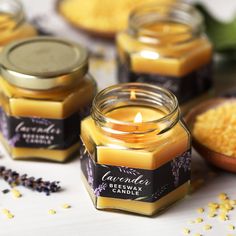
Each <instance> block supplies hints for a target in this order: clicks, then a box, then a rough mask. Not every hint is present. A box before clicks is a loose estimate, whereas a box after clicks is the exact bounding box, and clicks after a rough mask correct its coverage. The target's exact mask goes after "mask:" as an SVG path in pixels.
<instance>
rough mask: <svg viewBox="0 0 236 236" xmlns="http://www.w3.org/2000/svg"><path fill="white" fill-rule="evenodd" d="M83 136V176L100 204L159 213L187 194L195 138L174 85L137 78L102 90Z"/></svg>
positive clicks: (113, 207) (137, 211)
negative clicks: (139, 81)
mask: <svg viewBox="0 0 236 236" xmlns="http://www.w3.org/2000/svg"><path fill="white" fill-rule="evenodd" d="M133 90H134V91H135V93H134V92H132V91H133ZM124 91H128V92H130V93H131V95H130V96H127V93H128V92H127V93H126V92H124ZM132 94H133V95H132ZM163 98H164V100H163ZM108 101H109V102H108ZM81 139H82V141H83V143H84V148H85V152H84V154H83V158H82V159H81V167H82V173H83V175H82V176H83V179H84V182H85V186H86V187H87V189H88V191H89V193H90V196H91V197H92V199H93V201H94V204H95V206H96V208H98V209H119V210H125V211H130V212H134V213H139V214H144V215H153V214H154V213H156V212H158V211H160V210H162V209H163V208H165V207H167V206H169V205H170V204H172V203H173V202H175V201H177V200H178V199H180V198H183V197H184V196H185V195H186V194H187V191H188V186H189V179H190V152H189V149H190V138H189V133H188V131H187V129H186V128H185V127H184V125H183V123H182V122H181V121H180V120H179V110H178V109H177V100H176V99H175V97H174V95H172V94H171V93H169V92H168V91H166V90H163V89H161V88H159V87H156V86H152V85H148V84H132V83H131V84H122V85H117V86H113V87H111V88H108V89H106V90H104V91H102V92H100V93H99V94H98V95H97V96H96V98H95V100H94V106H93V108H92V116H89V117H87V118H86V119H84V120H83V121H82V125H81ZM181 163H182V164H181Z"/></svg>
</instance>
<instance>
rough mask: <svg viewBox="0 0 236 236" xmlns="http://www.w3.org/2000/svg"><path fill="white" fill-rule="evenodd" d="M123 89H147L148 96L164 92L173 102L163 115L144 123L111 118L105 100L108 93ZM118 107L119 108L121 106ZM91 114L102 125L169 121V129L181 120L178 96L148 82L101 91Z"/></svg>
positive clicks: (130, 124) (124, 84)
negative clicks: (105, 109) (105, 110)
mask: <svg viewBox="0 0 236 236" xmlns="http://www.w3.org/2000/svg"><path fill="white" fill-rule="evenodd" d="M122 89H126V91H129V92H130V91H132V90H135V89H136V90H140V91H142V92H143V91H147V93H149V95H148V94H147V96H155V95H156V96H157V97H158V96H159V94H160V93H163V94H164V95H165V96H166V98H167V97H168V98H169V99H170V101H171V103H172V104H171V107H170V108H169V111H168V113H166V114H165V115H163V117H161V118H158V119H155V120H148V121H143V122H142V123H134V122H129V121H121V120H118V119H114V118H110V117H108V116H107V115H106V114H107V112H105V113H104V112H103V111H102V107H103V108H104V102H106V101H107V100H108V99H109V97H106V95H108V94H109V93H111V92H112V91H116V90H122ZM141 89H142V90H141ZM153 91H154V92H153ZM157 91H159V93H157ZM157 97H156V98H157ZM115 99H116V98H115ZM117 101H118V99H117ZM108 102H109V101H108ZM137 102H138V99H137ZM153 102H155V101H153ZM160 105H163V104H160ZM140 106H142V105H140ZM147 107H148V105H147ZM149 107H150V108H151V107H152V106H151V104H150V106H149ZM153 108H154V107H153ZM116 109H119V107H118V108H116ZM156 109H157V108H156ZM91 115H92V118H93V119H94V120H95V122H97V123H98V124H99V125H100V126H106V124H119V125H124V126H132V127H139V126H140V125H148V124H153V125H156V124H159V123H162V122H166V121H167V123H168V127H166V128H168V129H169V128H171V127H173V126H174V125H175V124H176V123H177V121H179V117H180V111H179V105H178V100H177V98H176V96H175V95H174V94H173V93H172V92H170V91H169V90H167V89H165V88H163V87H160V86H157V85H152V84H147V83H121V84H117V85H113V86H110V87H108V88H106V89H104V90H102V91H100V92H99V93H98V94H97V95H96V96H95V98H94V100H93V106H92V111H91ZM173 118H174V120H173V122H169V121H170V120H171V119H173ZM155 127H156V126H155ZM166 128H165V129H163V130H162V132H164V130H166ZM146 132H150V130H148V131H145V133H146ZM122 133H124V132H122ZM134 133H142V132H139V131H137V132H134Z"/></svg>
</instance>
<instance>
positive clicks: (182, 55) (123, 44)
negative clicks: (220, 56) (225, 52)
mask: <svg viewBox="0 0 236 236" xmlns="http://www.w3.org/2000/svg"><path fill="white" fill-rule="evenodd" d="M117 51H118V58H119V59H118V77H119V80H120V81H122V82H148V83H153V84H157V85H162V86H164V87H165V88H168V89H170V90H171V91H172V92H173V93H174V94H175V95H176V96H177V98H178V100H179V102H180V103H181V104H182V103H184V102H187V101H189V100H190V99H193V98H195V97H197V96H199V95H201V94H203V93H205V92H206V91H208V90H209V89H210V87H211V73H210V72H211V70H210V69H211V60H212V46H211V43H210V42H209V40H208V39H207V38H206V36H205V35H204V34H203V32H202V17H201V15H200V14H199V13H198V12H197V10H196V9H194V8H193V7H192V6H190V5H187V4H184V3H178V4H177V3H176V4H173V3H172V4H163V5H161V4H156V5H155V4H152V5H144V6H143V7H140V8H137V9H136V10H134V11H133V12H132V13H131V15H130V22H129V27H128V29H127V30H126V31H123V32H120V33H119V34H118V35H117Z"/></svg>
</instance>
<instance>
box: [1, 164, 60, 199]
mask: <svg viewBox="0 0 236 236" xmlns="http://www.w3.org/2000/svg"><path fill="white" fill-rule="evenodd" d="M0 177H2V178H3V179H4V180H5V181H6V182H7V183H8V184H9V185H11V186H17V185H22V186H24V187H26V188H29V189H31V190H34V191H37V192H44V193H46V195H50V194H51V193H55V192H58V191H59V190H60V189H61V187H60V185H59V181H53V182H50V181H44V180H43V179H42V178H38V179H36V178H35V177H28V176H27V174H23V175H20V174H19V173H17V172H16V171H13V170H11V169H7V168H6V167H4V166H0Z"/></svg>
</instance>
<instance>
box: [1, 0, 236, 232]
mask: <svg viewBox="0 0 236 236" xmlns="http://www.w3.org/2000/svg"><path fill="white" fill-rule="evenodd" d="M23 2H24V3H25V6H26V10H27V13H28V14H29V17H32V16H35V15H41V14H42V12H44V14H46V15H48V13H50V14H49V16H48V18H47V20H48V25H49V26H48V27H49V28H51V29H52V30H53V32H56V34H58V35H64V36H65V35H66V36H67V37H68V38H71V39H73V40H77V41H79V42H84V41H86V43H87V44H88V45H89V41H87V40H86V37H84V36H81V35H78V33H77V32H75V31H74V30H73V29H70V28H68V26H67V24H66V23H64V22H63V21H62V20H61V19H60V17H58V16H56V15H55V14H54V13H51V11H50V9H53V1H52V0H40V1H36V0H34V1H33V0H24V1H23ZM208 4H209V5H211V6H213V9H214V12H215V14H217V15H219V16H221V17H226V18H227V17H229V16H230V15H231V16H232V15H233V13H234V12H235V10H236V1H235V0H231V1H230V0H226V1H222V0H219V1H216V0H209V1H208ZM88 45H87V46H88ZM95 50H96V48H95ZM109 50H110V52H109V55H108V58H112V56H113V53H114V51H113V49H112V47H109ZM92 73H93V74H94V75H95V77H96V78H97V80H98V84H99V88H104V87H106V86H107V85H110V84H113V83H115V82H116V81H115V73H114V65H112V64H111V66H110V67H108V69H107V70H106V71H104V70H103V69H102V67H101V68H99V67H97V66H95V67H93V68H92ZM0 152H2V153H3V154H4V156H3V157H2V158H1V159H0V165H5V166H7V167H9V168H12V169H15V170H17V171H18V172H20V173H28V174H29V175H33V176H35V177H44V178H45V179H48V180H59V181H61V185H62V187H63V191H61V192H59V193H55V194H52V195H51V196H45V195H44V194H40V193H36V192H32V191H30V190H27V189H24V188H22V187H19V188H18V189H19V190H20V191H21V193H22V194H23V196H22V198H18V199H14V198H13V197H12V195H11V193H8V194H3V193H2V192H0V236H7V235H10V236H15V235H19V236H21V235H22V236H28V235H29V236H32V235H34V236H38V235H39V236H41V235H45V236H51V235H57V236H60V235H61V236H65V235H68V236H74V235H75V236H77V235H78V236H81V235H97V236H100V235H101V236H102V235H109V234H111V235H113V236H116V235H117V236H118V235H119V236H122V235H136V236H139V235H140V236H141V235H148V234H149V235H156V236H177V235H183V233H182V229H183V228H185V227H186V228H189V229H191V235H194V233H200V234H202V235H209V236H224V235H228V234H230V233H231V234H232V235H236V230H235V231H234V232H233V231H231V232H230V230H228V225H229V224H230V223H234V224H235V225H236V210H235V211H233V212H231V213H229V216H230V221H227V222H222V221H220V220H218V219H217V218H216V219H215V218H212V219H210V218H208V217H207V216H206V214H205V213H204V214H202V215H199V214H198V213H197V212H196V209H197V208H199V207H206V205H207V203H208V202H210V201H217V195H218V194H219V193H220V192H227V193H228V194H229V195H230V197H232V198H233V199H236V176H235V175H233V174H229V173H225V172H218V173H217V176H216V177H214V178H209V179H208V180H207V181H206V182H205V184H204V186H203V187H202V188H200V189H199V190H198V191H196V192H195V193H193V194H192V195H190V196H188V197H187V198H185V199H184V200H182V201H180V202H179V203H177V204H175V205H174V206H173V207H171V208H170V209H168V210H167V211H166V212H164V213H162V214H161V215H158V216H155V217H152V218H149V217H142V216H136V215H131V214H123V213H113V212H106V211H98V210H95V208H94V207H93V205H92V202H91V200H90V198H89V196H88V194H87V192H86V190H85V188H84V186H83V184H82V182H81V179H80V161H79V159H78V158H77V159H74V160H73V161H71V162H69V163H66V164H57V163H45V162H27V161H12V160H11V158H10V157H9V156H8V154H7V153H5V151H4V150H3V149H2V147H1V146H0ZM193 167H194V169H195V170H196V172H197V174H198V175H199V173H201V172H205V173H207V171H208V167H207V166H206V164H205V162H204V161H202V160H201V159H200V158H199V157H198V155H197V154H195V153H194V155H193ZM5 188H8V185H7V184H6V183H5V182H4V181H3V180H0V190H3V189H5ZM64 203H68V204H70V205H71V206H72V208H70V209H63V208H62V207H61V205H62V204H64ZM2 208H7V209H9V210H11V211H12V213H13V214H14V215H15V217H14V219H11V220H9V219H6V218H5V217H4V215H3V214H1V209H2ZM49 209H54V210H56V211H57V214H55V215H50V214H48V210H49ZM199 216H200V217H202V218H203V219H204V222H203V223H200V224H189V221H190V220H194V219H196V218H197V217H199ZM207 223H208V224H211V225H212V226H213V229H212V230H211V231H207V232H206V231H204V230H203V226H204V225H205V224H207Z"/></svg>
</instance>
